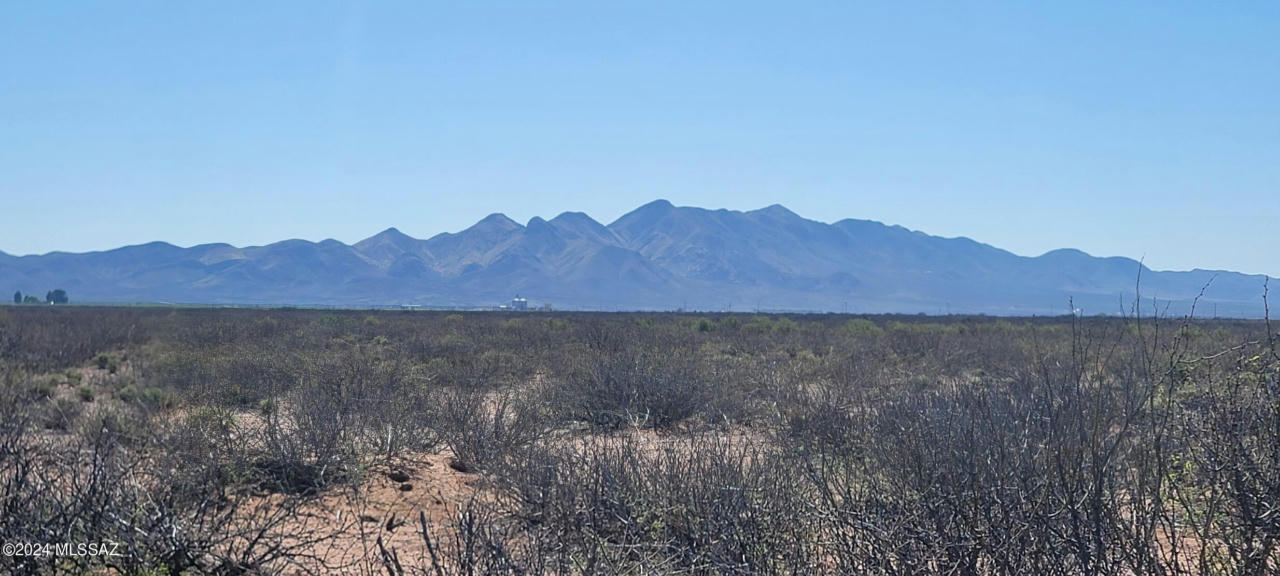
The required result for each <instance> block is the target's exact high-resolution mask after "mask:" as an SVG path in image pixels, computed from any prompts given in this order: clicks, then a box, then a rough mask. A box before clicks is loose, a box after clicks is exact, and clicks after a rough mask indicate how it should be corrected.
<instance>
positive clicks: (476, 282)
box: [0, 200, 1266, 316]
mask: <svg viewBox="0 0 1280 576" xmlns="http://www.w3.org/2000/svg"><path fill="white" fill-rule="evenodd" d="M1265 280H1266V278H1265V277H1264V276H1260V275H1246V274H1240V273H1236V272H1226V271H1210V270H1199V269H1197V270H1191V271H1185V272H1174V271H1153V270H1150V269H1147V268H1145V267H1143V266H1142V265H1141V264H1140V263H1139V262H1138V261H1136V260H1132V259H1129V258H1099V257H1094V256H1090V255H1088V254H1086V253H1084V252H1081V251H1078V250H1072V249H1063V250H1054V251H1052V252H1048V253H1046V254H1043V255H1041V256H1037V257H1024V256H1019V255H1016V254H1013V253H1011V252H1008V251H1005V250H1001V249H999V248H995V247H993V246H989V245H986V244H982V243H979V242H976V241H974V240H970V239H968V238H941V237H937V236H930V235H928V234H925V233H922V232H917V231H912V230H908V229H906V228H903V227H901V226H890V225H885V224H881V223H879V222H874V221H869V220H852V219H846V220H840V221H838V222H834V223H831V224H827V223H823V222H817V221H814V220H808V219H805V218H802V217H800V216H798V215H796V214H795V213H793V212H791V211H790V210H788V209H786V208H784V207H783V206H780V205H773V206H769V207H767V208H762V209H759V210H752V211H746V212H741V211H733V210H708V209H703V208H693V207H677V206H673V205H672V204H671V203H670V202H667V201H665V200H658V201H655V202H651V203H649V204H646V205H644V206H641V207H640V208H637V209H636V210H634V211H632V212H630V213H628V214H626V215H624V216H622V217H621V218H619V219H618V220H616V221H614V222H613V223H611V224H608V225H604V224H601V223H599V222H596V221H595V220H593V219H592V218H590V217H589V216H587V215H586V214H583V213H580V212H565V213H563V214H560V215H559V216H556V217H555V218H552V219H550V220H544V219H542V218H534V219H532V220H530V221H529V222H528V223H527V224H524V225H521V224H519V223H518V222H515V221H513V220H511V219H510V218H507V217H506V216H504V215H502V214H492V215H490V216H488V217H486V218H484V219H483V220H480V221H479V222H477V223H476V224H475V225H473V226H471V227H470V228H467V229H466V230H463V231H461V232H457V233H442V234H438V235H435V236H432V237H431V238H428V239H425V240H424V239H418V238H413V237H410V236H408V235H406V234H403V233H401V232H400V231H399V230H397V229H395V228H389V229H387V230H385V231H383V232H381V233H379V234H377V235H375V236H372V237H369V238H366V239H364V240H361V241H359V242H356V243H355V244H353V245H347V244H343V243H342V242H339V241H336V240H324V241H321V242H309V241H305V240H285V241H282V242H277V243H274V244H270V245H266V246H253V247H245V248H238V247H235V246H231V245H229V244H204V245H200V246H192V247H190V248H182V247H178V246H174V245H172V244H167V243H164V242H152V243H149V244H142V245H137V246H126V247H123V248H117V249H114V250H107V251H102V252H89V253H78V254H73V253H65V252H52V253H49V254H43V255H31V256H13V255H9V254H5V253H3V252H0V288H4V287H8V289H10V290H22V291H23V292H27V291H28V290H30V291H31V292H32V293H34V294H43V293H44V292H45V291H46V290H49V289H52V288H63V289H66V290H67V291H68V292H69V293H70V295H71V298H72V300H73V301H76V302H103V303H106V302H167V303H193V304H242V305H336V306H394V305H403V304H416V305H422V306H440V307H455V306H457V307H473V306H474V307H484V306H495V305H497V304H499V303H501V302H506V301H509V300H510V299H511V298H512V297H513V296H514V295H516V294H520V295H522V296H525V297H527V298H528V300H529V301H530V303H531V304H533V305H534V306H538V305H541V304H551V305H553V306H554V307H556V308H561V309H608V310H615V309H617V310H630V309H636V310H643V309H662V310H670V309H677V308H685V309H693V310H732V311H752V310H769V311H778V310H794V311H800V310H805V311H849V312H859V313H881V312H895V313H918V312H924V313H981V314H996V315H1023V314H1062V313H1067V312H1069V311H1070V307H1071V306H1074V307H1075V308H1076V309H1081V310H1083V312H1084V313H1086V314H1092V313H1107V314H1118V313H1122V312H1127V311H1128V310H1129V306H1130V305H1131V304H1132V302H1133V301H1134V299H1135V295H1136V294H1137V293H1139V289H1140V292H1141V294H1142V296H1143V298H1154V299H1155V302H1156V304H1155V305H1157V306H1161V307H1162V309H1164V308H1163V307H1165V306H1167V307H1168V310H1170V311H1172V312H1174V313H1177V314H1182V313H1185V311H1186V310H1187V309H1189V306H1190V303H1191V302H1192V301H1193V300H1194V299H1195V298H1196V297H1197V295H1200V294H1201V292H1202V291H1203V296H1202V297H1201V299H1200V304H1199V306H1200V308H1199V313H1200V315H1209V314H1211V313H1217V314H1221V315H1224V316H1226V315H1229V316H1259V315H1261V314H1262V310H1263V307H1262V294H1263V286H1264V281H1265ZM1206 286H1207V287H1206ZM1144 306H1146V307H1150V304H1144ZM1148 312H1149V310H1148Z"/></svg>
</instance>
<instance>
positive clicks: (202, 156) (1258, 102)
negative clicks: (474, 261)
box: [0, 2, 1280, 276]
mask: <svg viewBox="0 0 1280 576" xmlns="http://www.w3.org/2000/svg"><path fill="white" fill-rule="evenodd" d="M1278 25H1280V6H1276V5H1272V4H1265V3H1246V4H1240V5H1229V6H1208V5H1204V6H1199V5H1197V6H1169V5H1165V4H1157V3H1139V4H1127V5H1113V4H1107V3H1093V2H1090V3H1079V4H1072V5H1070V6H1020V5H1012V4H1008V5H1001V4H986V5H983V6H981V7H967V6H940V7H934V8H933V9H932V10H930V11H928V12H924V13H920V12H918V11H912V10H910V9H908V8H906V7H900V6H892V5H890V6H879V7H878V6H866V5H863V6H849V5H845V4H809V5H806V6H803V7H799V8H797V7H794V6H789V7H786V8H779V7H775V6H772V5H768V4H763V3H735V4H732V5H727V4H721V5H710V4H700V5H692V6H690V5H682V4H676V3H670V4H644V5H639V4H632V5H608V6H601V5H595V4H591V3H564V4H558V5H556V6H555V7H547V6H526V5H519V4H504V5H490V6H486V7H479V6H444V5H419V4H413V3H392V4H384V5H381V6H378V7H368V6H362V5H357V4H354V3H342V2H328V3H325V2H321V3H300V2H285V3H280V4H273V5H269V6H261V5H255V4H248V3H238V4H237V3H232V4H220V5H218V6H216V7H215V6H187V5H169V4H164V3H147V4H143V5H140V6H138V7H137V8H134V9H122V8H120V7H116V6H93V5H65V4H23V5H15V6H11V7H8V8H7V9H6V18H4V19H3V20H0V72H2V73H3V74H0V125H3V126H5V137H4V138H2V139H0V192H3V194H4V196H5V198H6V199H7V201H6V206H5V209H4V210H2V211H0V251H3V252H5V253H8V254H14V255H26V254H43V253H47V252H50V251H65V252H85V251H96V250H107V249H112V248H116V247H119V246H125V245H136V244H141V243H146V242H151V241H164V242H170V243H173V244H176V245H180V246H191V245H197V244H205V243H213V242H226V243H230V244H233V245H236V246H248V245H264V244H269V243H272V242H276V241H279V240H284V239H289V238H303V239H307V240H313V241H318V240H321V239H324V238H334V239H337V240H339V241H342V242H344V243H353V242H355V241H358V240H360V239H362V238H365V237H368V236H370V235H372V234H376V233H377V232H378V231H381V230H383V229H386V228H388V227H395V228H397V229H399V230H401V231H403V232H404V233H406V234H409V235H411V236H414V237H418V238H426V237H430V236H432V235H434V234H436V233H440V232H456V231H458V230H462V229H465V228H466V227H468V226H470V225H471V224H473V223H474V222H476V221H477V220H479V219H481V218H483V217H484V216H485V215H487V214H490V213H494V212H501V213H504V214H506V215H507V216H509V217H510V218H512V219H513V220H516V221H517V222H521V223H524V222H527V221H528V220H529V219H530V218H532V217H534V216H540V217H543V218H550V217H552V216H554V215H556V214H559V213H561V212H565V211H575V212H584V213H586V214H588V215H590V216H591V217H592V218H594V219H596V220H597V221H600V222H602V223H608V222H610V221H612V220H614V219H616V218H617V217H619V216H621V215H622V214H624V213H626V212H628V211H630V210H632V209H634V208H635V207H637V206H639V205H642V204H644V203H646V202H649V201H651V200H654V199H656V198H665V199H668V200H670V201H671V202H672V203H674V204H676V205H682V206H698V207H704V208H710V209H718V208H727V209H735V210H753V209H757V208H761V207H764V206H768V205H771V204H775V203H777V204H782V205H784V206H786V207H788V208H789V209H791V210H792V211H794V212H796V213H797V214H799V215H801V216H804V217H806V218H810V219H813V220H818V221H822V222H832V221H836V220H840V219H844V218H854V219H865V220H874V221H879V222H884V223H886V224H890V225H900V226H903V227H906V228H909V229H912V230H919V231H922V232H925V233H928V234H931V235H937V236H943V237H961V236H962V237H967V238H972V239H974V240H977V241H979V242H983V243H986V244H990V245H992V246H996V247H998V248H1001V249H1004V250H1008V251H1011V252H1013V253H1015V254H1019V255H1025V256H1036V255H1039V254H1042V253H1044V252H1047V251H1050V250H1054V249H1059V248H1075V249H1079V250H1083V251H1085V252H1087V253H1089V254H1093V255H1098V256H1124V257H1129V258H1134V259H1143V260H1144V261H1145V262H1146V264H1147V265H1148V266H1150V267H1151V268H1154V269H1161V270H1189V269H1193V268H1200V269H1222V270H1233V271H1240V272H1245V273H1252V274H1268V275H1273V276H1275V275H1280V247H1278V246H1277V245H1276V243H1275V242H1272V241H1270V240H1271V237H1272V236H1273V234H1272V233H1271V232H1270V230H1272V229H1273V228H1274V220H1275V218H1276V217H1277V216H1280V194H1278V193H1277V188H1278V186H1277V185H1280V98H1276V97H1275V96H1276V94H1277V93H1278V92H1280V74H1277V72H1280V46H1278V43H1277V40H1276V38H1275V35H1274V30H1275V29H1276V28H1277V26H1278Z"/></svg>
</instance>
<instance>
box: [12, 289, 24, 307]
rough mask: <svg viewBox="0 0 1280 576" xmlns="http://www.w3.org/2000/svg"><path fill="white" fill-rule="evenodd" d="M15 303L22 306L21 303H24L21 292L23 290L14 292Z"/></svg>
mask: <svg viewBox="0 0 1280 576" xmlns="http://www.w3.org/2000/svg"><path fill="white" fill-rule="evenodd" d="M13 303H14V304H21V303H22V291H21V290H18V291H16V292H14V293H13Z"/></svg>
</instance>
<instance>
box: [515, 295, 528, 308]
mask: <svg viewBox="0 0 1280 576" xmlns="http://www.w3.org/2000/svg"><path fill="white" fill-rule="evenodd" d="M511 309H512V310H528V309H529V300H528V299H526V298H521V297H520V295H519V294H516V297H515V298H512V299H511Z"/></svg>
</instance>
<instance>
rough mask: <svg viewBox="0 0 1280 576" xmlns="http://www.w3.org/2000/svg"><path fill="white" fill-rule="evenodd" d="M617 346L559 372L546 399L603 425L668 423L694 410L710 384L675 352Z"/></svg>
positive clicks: (567, 414) (563, 412)
mask: <svg viewBox="0 0 1280 576" xmlns="http://www.w3.org/2000/svg"><path fill="white" fill-rule="evenodd" d="M658 356H659V355H658V354H656V353H636V352H630V351H626V352H619V353H614V354H607V355H600V356H595V357H591V358H588V359H587V360H586V365H585V366H581V367H579V368H577V369H576V370H574V371H572V372H570V373H569V374H566V375H564V376H562V377H561V379H560V381H559V382H557V383H556V384H555V385H554V386H553V387H552V388H551V389H550V391H549V392H550V394H551V404H552V405H553V406H556V407H557V410H558V411H559V412H560V416H561V418H563V419H567V420H576V421H582V422H587V423H588V424H590V425H591V426H593V427H595V428H599V429H605V430H617V429H620V428H624V427H636V428H669V427H671V426H674V425H675V424H678V423H680V422H682V421H685V420H687V419H689V418H691V417H693V416H694V415H696V414H698V413H699V412H700V411H702V410H703V409H704V408H705V402H706V401H707V400H708V399H709V398H710V397H711V387H710V385H709V383H707V382H706V381H705V380H704V379H703V378H700V377H699V376H698V374H697V373H696V372H695V370H694V369H693V359H692V358H689V357H688V356H687V355H686V356H681V355H679V354H674V353H673V354H666V355H661V358H659V357H658Z"/></svg>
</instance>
